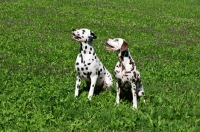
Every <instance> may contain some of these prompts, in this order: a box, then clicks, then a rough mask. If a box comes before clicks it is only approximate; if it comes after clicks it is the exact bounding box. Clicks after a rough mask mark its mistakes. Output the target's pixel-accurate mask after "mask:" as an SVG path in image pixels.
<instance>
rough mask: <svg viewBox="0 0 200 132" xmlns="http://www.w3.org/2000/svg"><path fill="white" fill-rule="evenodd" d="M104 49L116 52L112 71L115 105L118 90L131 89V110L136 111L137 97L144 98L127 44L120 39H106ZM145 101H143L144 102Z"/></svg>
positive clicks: (137, 72) (118, 93) (117, 98)
mask: <svg viewBox="0 0 200 132" xmlns="http://www.w3.org/2000/svg"><path fill="white" fill-rule="evenodd" d="M106 49H107V50H113V51H116V52H117V55H118V58H119V61H118V62H117V64H116V66H115V70H114V74H115V77H116V78H117V82H116V87H117V89H116V91H117V95H116V103H117V104H119V100H120V88H124V89H127V88H131V91H132V96H133V109H137V96H144V89H143V86H142V81H141V76H140V72H139V71H138V70H137V69H136V65H135V62H134V60H133V58H132V57H131V55H130V52H129V49H128V44H127V43H126V41H125V40H124V39H122V38H114V39H106ZM144 101H145V100H144Z"/></svg>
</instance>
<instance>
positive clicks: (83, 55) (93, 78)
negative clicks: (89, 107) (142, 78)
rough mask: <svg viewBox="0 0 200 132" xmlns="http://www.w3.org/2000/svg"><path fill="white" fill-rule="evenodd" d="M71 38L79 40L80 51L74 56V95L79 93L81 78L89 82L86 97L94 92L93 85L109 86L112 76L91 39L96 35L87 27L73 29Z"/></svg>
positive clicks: (111, 82) (89, 96)
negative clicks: (75, 75) (96, 51)
mask: <svg viewBox="0 0 200 132" xmlns="http://www.w3.org/2000/svg"><path fill="white" fill-rule="evenodd" d="M72 35H73V39H74V40H76V41H78V42H80V45H81V46H80V53H79V54H78V56H77V58H76V63H75V68H76V71H77V73H78V75H77V77H76V87H75V97H77V96H78V94H79V88H80V84H81V80H82V79H83V80H85V81H86V83H87V84H90V89H89V94H88V99H89V100H91V97H92V96H93V93H94V88H95V86H97V87H102V88H104V89H105V88H109V87H111V86H112V84H113V80H112V76H111V74H110V73H109V72H108V70H107V69H106V68H105V67H104V66H103V64H102V63H101V61H100V60H99V58H98V57H97V55H96V53H95V51H94V43H93V40H94V39H96V38H97V36H96V35H95V34H94V33H93V32H92V31H91V30H89V29H84V28H83V29H73V30H72Z"/></svg>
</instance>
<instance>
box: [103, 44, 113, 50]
mask: <svg viewBox="0 0 200 132" xmlns="http://www.w3.org/2000/svg"><path fill="white" fill-rule="evenodd" d="M105 48H106V50H115V47H113V46H111V45H109V44H108V43H106V45H105Z"/></svg>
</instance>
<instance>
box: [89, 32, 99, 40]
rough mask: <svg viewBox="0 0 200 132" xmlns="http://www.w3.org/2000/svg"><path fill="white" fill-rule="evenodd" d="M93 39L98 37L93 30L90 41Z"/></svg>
mask: <svg viewBox="0 0 200 132" xmlns="http://www.w3.org/2000/svg"><path fill="white" fill-rule="evenodd" d="M93 39H97V36H96V35H95V34H94V33H93V32H91V36H89V39H88V41H93Z"/></svg>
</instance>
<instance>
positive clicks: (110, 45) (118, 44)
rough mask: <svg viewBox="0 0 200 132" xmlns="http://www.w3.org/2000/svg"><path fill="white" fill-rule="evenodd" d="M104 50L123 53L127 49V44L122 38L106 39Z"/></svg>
mask: <svg viewBox="0 0 200 132" xmlns="http://www.w3.org/2000/svg"><path fill="white" fill-rule="evenodd" d="M106 49H107V50H114V51H119V52H123V51H125V50H127V49H128V44H127V43H126V41H125V40H124V39H122V38H114V39H109V38H108V39H106Z"/></svg>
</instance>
